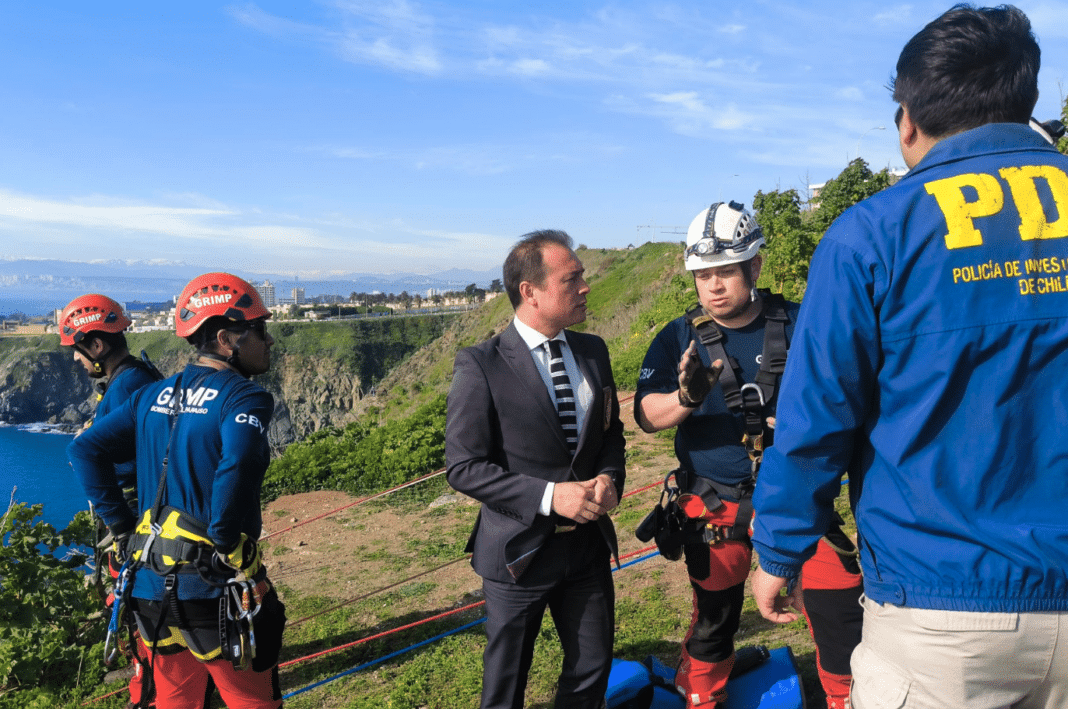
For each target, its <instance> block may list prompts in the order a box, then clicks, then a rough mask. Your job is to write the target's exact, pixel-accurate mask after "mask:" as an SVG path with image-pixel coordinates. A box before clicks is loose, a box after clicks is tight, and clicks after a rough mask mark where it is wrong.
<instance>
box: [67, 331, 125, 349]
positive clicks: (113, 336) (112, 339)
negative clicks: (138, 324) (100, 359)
mask: <svg viewBox="0 0 1068 709" xmlns="http://www.w3.org/2000/svg"><path fill="white" fill-rule="evenodd" d="M93 340H100V341H101V342H104V343H106V344H107V346H108V347H110V348H111V349H112V350H128V349H130V348H129V345H127V343H126V335H124V334H123V333H121V332H105V331H103V330H90V331H89V332H87V333H85V337H84V338H82V341H81V342H80V343H79V344H80V345H81V346H82V347H83V348H85V349H89V346H90V345H91V344H92V342H93Z"/></svg>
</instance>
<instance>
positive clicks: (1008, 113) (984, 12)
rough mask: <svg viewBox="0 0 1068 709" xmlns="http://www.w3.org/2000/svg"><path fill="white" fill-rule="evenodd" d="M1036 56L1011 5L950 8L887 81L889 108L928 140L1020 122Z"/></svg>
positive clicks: (1032, 96) (1031, 91)
mask: <svg viewBox="0 0 1068 709" xmlns="http://www.w3.org/2000/svg"><path fill="white" fill-rule="evenodd" d="M1040 62H1041V52H1040V50H1039V48H1038V41H1037V40H1036V39H1035V36H1034V34H1033V33H1032V32H1031V22H1030V21H1029V20H1028V19H1027V15H1025V14H1024V13H1023V12H1021V11H1020V10H1019V9H1018V8H1016V7H1013V6H1012V5H1000V6H998V7H984V8H976V7H974V6H972V5H968V4H964V3H962V4H959V5H954V6H953V7H952V8H950V9H949V10H948V11H946V12H945V13H944V14H943V15H942V16H941V17H939V18H938V19H936V20H934V21H932V22H931V23H929V24H928V25H927V26H926V27H924V28H923V29H922V30H920V31H919V32H918V33H917V34H916V35H915V36H914V37H913V38H912V39H910V40H909V41H908V44H906V45H905V48H904V49H902V50H901V55H900V57H898V60H897V75H896V76H895V77H894V78H892V79H891V81H890V89H891V90H892V91H893V98H894V101H897V102H898V103H900V104H901V105H903V106H904V107H905V108H907V109H908V112H909V117H910V118H911V120H912V122H913V123H914V124H915V125H916V126H917V127H918V128H919V129H920V130H921V131H923V132H924V133H925V134H926V135H928V136H930V137H931V138H944V137H946V136H949V135H953V134H955V133H960V132H962V131H965V130H970V129H972V128H977V127H979V126H981V125H985V124H987V123H1025V124H1026V123H1027V122H1028V120H1029V119H1030V117H1031V112H1032V111H1033V110H1034V107H1035V103H1036V102H1037V101H1038V69H1039V64H1040Z"/></svg>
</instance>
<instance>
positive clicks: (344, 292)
mask: <svg viewBox="0 0 1068 709" xmlns="http://www.w3.org/2000/svg"><path fill="white" fill-rule="evenodd" d="M206 270H208V269H205V268H204V267H202V266H190V265H186V264H156V263H146V262H125V261H98V262H93V263H84V262H77V261H60V260H54V259H42V260H30V259H19V260H0V316H3V315H11V314H13V313H15V312H20V313H24V314H26V315H29V316H35V315H45V314H48V313H50V312H52V310H54V309H56V308H62V307H63V306H64V305H66V304H67V303H68V302H70V300H71V299H73V298H75V297H77V296H79V295H82V294H83V293H103V294H104V295H107V296H110V297H112V298H114V299H115V300H118V301H119V302H127V301H135V300H136V301H144V302H160V301H169V300H171V299H172V298H173V297H174V296H176V295H178V293H180V292H181V290H182V288H183V287H184V286H185V284H186V283H188V282H189V281H190V280H191V279H192V278H193V277H194V276H197V275H199V274H201V273H204V272H205V271H206ZM230 272H231V273H234V274H235V275H238V276H241V277H242V278H244V279H245V280H247V281H249V282H250V283H253V284H256V285H258V284H260V283H262V282H263V281H265V280H267V281H270V282H271V283H272V284H274V292H275V296H276V297H277V298H288V297H290V295H291V292H292V289H293V288H303V289H304V294H305V296H306V297H308V298H311V297H314V296H317V295H335V294H336V295H341V296H345V297H347V296H348V295H349V294H350V293H373V292H376V291H377V292H381V293H401V292H403V291H407V292H408V293H410V294H412V295H415V294H417V293H418V294H419V295H423V296H425V295H426V292H427V291H428V290H430V289H432V288H433V289H435V290H438V291H448V290H463V289H464V287H465V286H467V285H468V284H471V283H474V284H476V285H477V286H478V287H480V288H486V287H488V286H489V284H490V283H491V282H492V281H493V280H494V279H497V278H500V277H501V272H500V270H496V269H495V270H492V271H471V270H465V269H455V268H454V269H450V270H448V271H441V272H439V273H430V274H416V273H389V274H374V273H345V274H329V275H326V276H323V277H320V278H313V277H309V278H307V279H305V278H297V277H295V276H293V275H292V274H290V275H285V274H264V273H248V272H245V271H241V270H236V269H230Z"/></svg>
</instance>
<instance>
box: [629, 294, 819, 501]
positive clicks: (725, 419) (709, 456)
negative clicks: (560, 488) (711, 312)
mask: <svg viewBox="0 0 1068 709" xmlns="http://www.w3.org/2000/svg"><path fill="white" fill-rule="evenodd" d="M798 308H799V306H798V305H797V304H796V303H789V302H787V303H786V313H787V316H788V318H789V322H788V323H787V324H786V337H787V344H789V341H790V338H791V337H792V336H793V327H794V322H795V321H796V320H797V311H798ZM764 323H765V319H764V315H763V314H761V315H760V316H758V317H757V318H756V320H754V321H753V322H751V323H749V324H748V325H746V326H745V327H741V328H738V329H736V330H734V329H730V328H725V327H720V328H719V329H720V331H721V332H722V333H723V347H724V349H725V350H726V352H727V354H728V355H729V356H730V357H733V358H734V359H735V360H737V362H738V366H739V367H740V368H741V374H742V376H741V381H740V382H739V384H743V383H747V382H752V381H754V380H755V378H756V373H757V371H758V370H759V369H760V358H761V355H762V353H763V351H764ZM696 339H697V338H696V334H695V333H694V331H693V328H692V327H690V324H689V323H688V322H687V321H686V318H685V317H679V318H676V319H674V320H672V321H671V322H670V323H668V324H667V325H666V326H665V327H664V329H663V330H661V331H660V332H659V333H658V334H657V336H656V338H654V339H653V342H652V344H650V345H649V351H648V352H646V353H645V359H644V360H643V361H642V370H641V373H640V374H639V376H638V390H637V392H636V394H635V398H634V408H635V411H637V410H638V407H639V406H640V405H641V400H642V397H644V396H645V395H646V394H650V393H673V392H675V391H677V390H678V388H679V360H680V359H681V358H682V353H683V352H685V351H686V348H687V347H689V346H690V342H692V341H694V340H696ZM697 352H698V354H699V355H700V357H701V361H702V362H704V364H705V366H706V367H707V366H710V365H711V361H710V359H709V356H708V352H707V350H706V349H705V347H704V346H703V345H702V344H701V343H700V342H698V343H697ZM724 366H730V365H729V364H727V363H725V364H724ZM774 405H775V402H774V401H770V402H768V407H767V415H769V416H771V415H774V410H775V409H774ZM744 433H745V421H744V418H743V417H742V415H741V414H740V413H733V412H731V411H730V410H729V409H728V408H727V403H726V401H725V400H724V398H723V388H722V387H721V386H720V385H716V387H715V388H714V389H713V390H712V392H711V393H710V394H709V395H708V397H707V398H706V399H705V400H704V402H703V403H702V404H701V406H699V407H698V408H697V410H695V411H694V412H693V413H692V414H690V416H689V417H688V418H687V419H686V420H685V421H683V422H682V423H681V424H679V426H678V428H677V429H676V430H675V455H676V457H678V459H679V464H680V465H681V466H682V467H683V468H686V469H688V470H692V471H693V472H695V473H697V474H698V475H702V476H704V477H707V478H711V479H712V480H715V481H716V482H719V483H723V484H725V485H737V484H739V483H744V482H746V481H747V480H749V479H750V477H751V475H752V467H751V462H750V460H749V456H748V454H746V452H745V448H744V447H743V446H742V436H743V435H744Z"/></svg>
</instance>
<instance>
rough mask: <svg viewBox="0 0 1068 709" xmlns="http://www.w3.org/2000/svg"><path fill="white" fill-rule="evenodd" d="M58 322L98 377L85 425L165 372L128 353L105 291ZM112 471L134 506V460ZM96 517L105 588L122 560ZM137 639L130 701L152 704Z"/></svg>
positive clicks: (121, 323) (116, 308)
mask: <svg viewBox="0 0 1068 709" xmlns="http://www.w3.org/2000/svg"><path fill="white" fill-rule="evenodd" d="M57 324H58V325H59V341H60V344H62V345H64V346H66V347H70V348H71V350H72V352H73V353H74V359H75V361H76V362H78V363H79V364H81V365H82V366H83V367H84V368H85V371H86V372H88V373H89V376H90V377H91V378H93V379H96V380H98V383H97V386H96V389H97V405H96V409H95V411H94V412H93V419H90V420H89V422H88V423H87V424H86V426H91V425H92V423H93V421H94V420H95V419H96V418H98V417H103V416H106V415H107V414H108V413H109V412H111V411H112V410H113V409H116V408H118V406H119V405H120V404H122V403H123V402H125V401H126V400H127V399H129V398H130V396H131V395H132V394H133V393H134V392H135V391H137V390H138V389H140V388H141V387H143V386H145V385H146V384H149V383H150V382H154V381H159V380H160V379H162V378H163V377H162V375H160V373H159V370H157V369H156V368H155V367H154V366H152V363H151V362H149V361H148V358H147V357H144V356H143V357H142V359H137V358H136V357H134V356H133V355H131V354H130V350H129V346H128V344H127V342H126V335H124V334H123V333H124V331H125V330H126V329H127V328H128V327H130V325H131V324H132V322H131V320H130V318H129V317H127V315H126V313H125V312H123V309H122V306H121V305H119V304H118V303H117V302H116V301H115V300H113V299H111V298H109V297H107V296H106V295H100V294H98V293H88V294H86V295H82V296H79V297H77V298H75V299H74V300H72V301H71V302H70V303H68V304H67V307H65V308H63V312H62V313H61V315H60V316H59V321H58V323H57ZM114 471H115V477H116V479H117V480H118V483H119V485H120V486H121V488H122V491H123V496H124V497H125V499H126V501H127V504H129V505H130V506H131V507H133V508H136V506H137V470H136V467H135V465H134V462H133V461H127V462H123V463H118V464H116V465H115V466H114ZM97 523H98V529H99V530H100V535H99V536H100V537H104V538H103V539H102V540H100V541H98V543H97V545H96V546H95V548H94V552H95V553H96V555H97V556H96V571H95V573H94V583H95V584H97V587H98V588H101V589H102V590H101V593H102V594H103V593H104V592H105V590H106V589H104V588H103V586H102V584H100V576H101V572H102V571H103V569H104V568H105V567H106V568H107V569H108V571H109V573H110V574H111V578H112V579H117V578H118V574H119V567H120V566H121V563H120V562H119V561H118V559H117V557H116V554H115V551H114V550H110V551H107V552H105V549H108V548H109V547H111V546H112V543H113V542H114V539H113V538H111V537H110V535H107V536H105V531H104V528H103V525H102V523H101V522H100V521H99V520H98V522H97ZM98 539H99V537H98ZM122 541H123V540H120V541H119V543H121V542H122ZM113 602H114V595H113V594H110V593H109V594H107V596H106V599H105V604H106V605H107V606H108V607H110V606H111V604H112V603H113ZM137 643H138V641H137V638H136V633H134V637H133V638H132V643H131V645H130V646H129V648H128V650H127V652H128V653H129V659H130V662H131V664H132V666H133V668H134V675H133V677H132V678H131V679H130V704H131V705H133V706H151V704H150V701H151V699H150V696H149V693H146V692H144V691H143V677H144V675H143V670H142V666H141V662H140V660H141V659H142V656H143V653H138V652H137V651H136V648H137V647H138V644H137Z"/></svg>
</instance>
